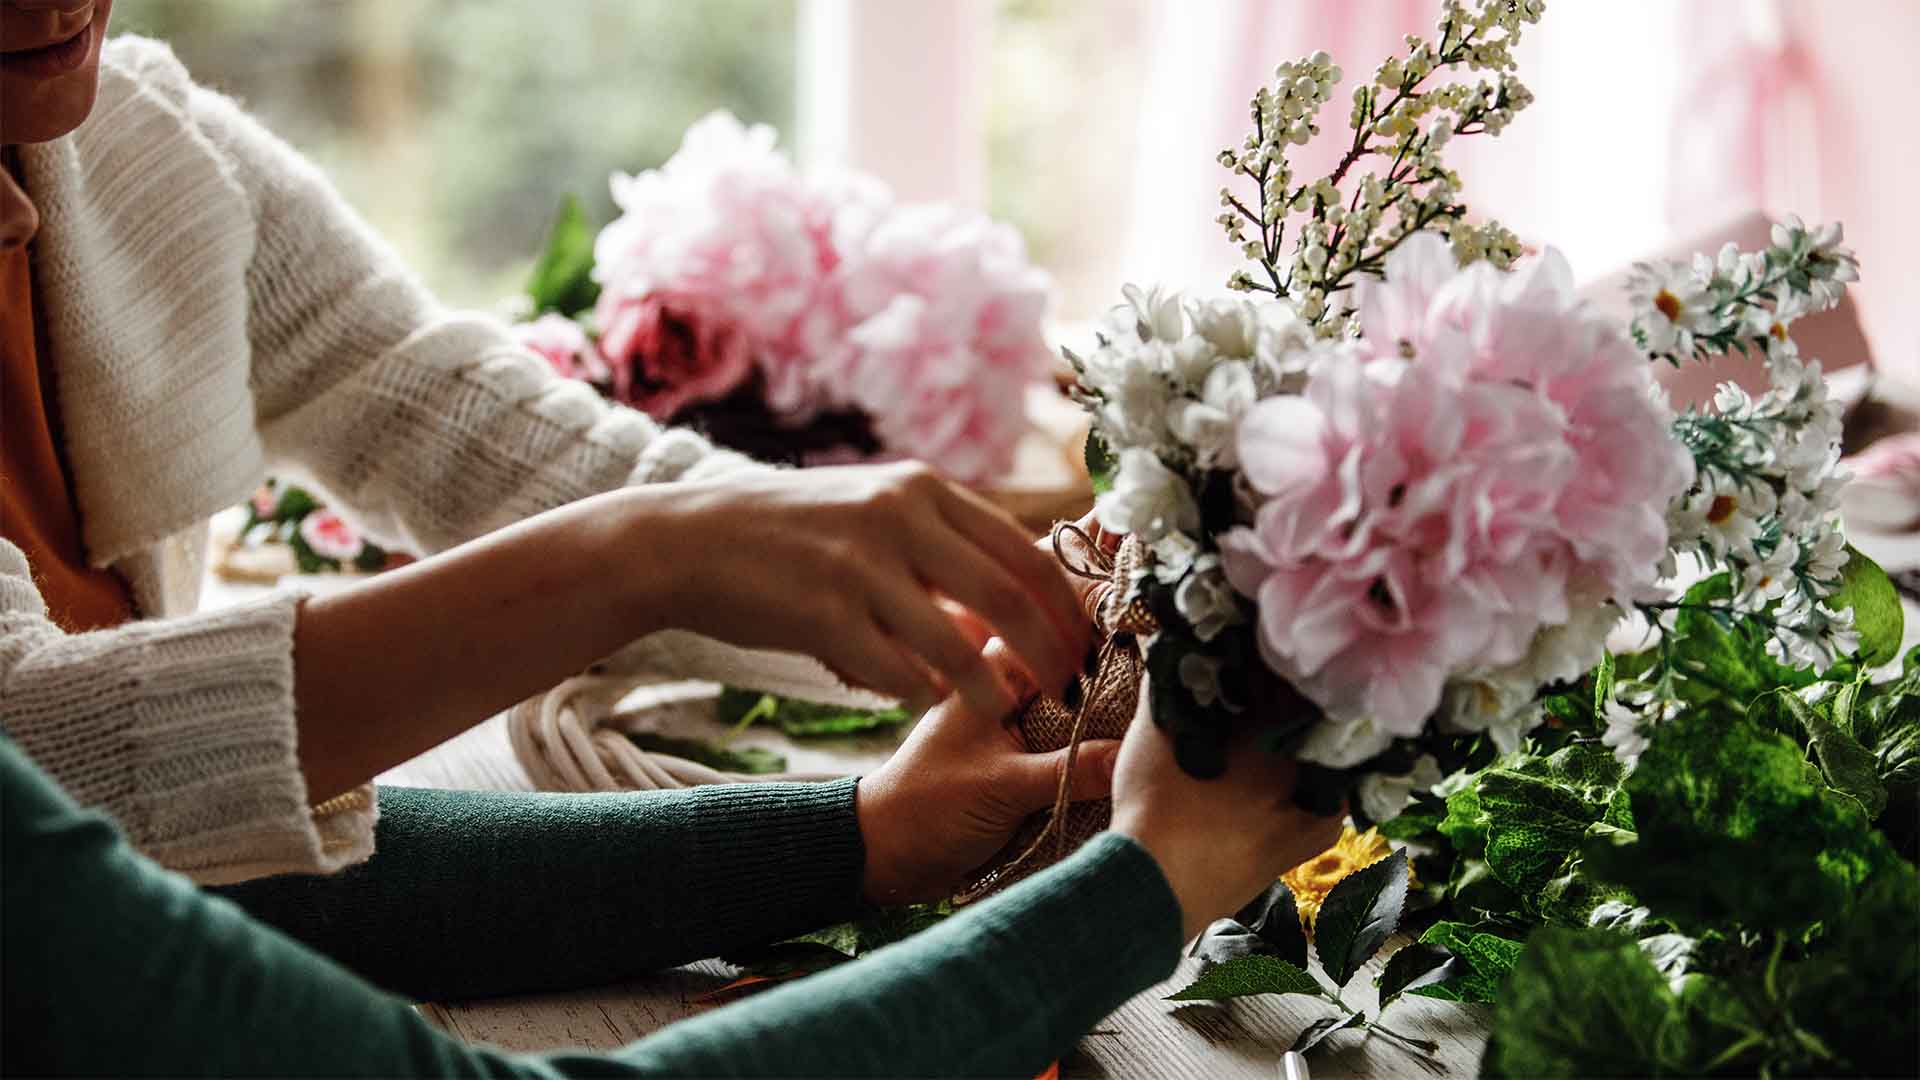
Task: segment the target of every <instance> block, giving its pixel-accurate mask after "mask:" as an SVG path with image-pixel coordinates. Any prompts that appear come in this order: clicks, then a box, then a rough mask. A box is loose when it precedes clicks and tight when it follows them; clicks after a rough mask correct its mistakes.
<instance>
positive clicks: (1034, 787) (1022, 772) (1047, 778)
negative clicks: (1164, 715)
mask: <svg viewBox="0 0 1920 1080" xmlns="http://www.w3.org/2000/svg"><path fill="white" fill-rule="evenodd" d="M1071 749H1072V748H1064V749H1060V750H1051V751H1048V752H1046V753H1044V754H1015V755H1013V756H1012V757H1010V758H1008V759H1007V762H1006V771H1005V774H1004V776H1003V777H1002V781H1001V783H1002V785H1003V789H1002V790H1003V791H1004V793H1005V795H1006V798H1007V801H1008V802H1009V803H1010V804H1011V805H1012V806H1013V808H1014V809H1016V810H1019V811H1022V812H1025V813H1032V812H1033V811H1035V810H1044V809H1046V808H1047V807H1050V806H1052V805H1053V801H1054V799H1055V798H1057V797H1058V796H1059V793H1060V776H1061V773H1062V772H1064V771H1065V770H1066V769H1067V768H1068V765H1067V758H1068V756H1069V751H1070V750H1071ZM1071 756H1072V758H1073V764H1072V769H1073V773H1072V776H1071V777H1070V778H1069V779H1068V783H1067V791H1068V795H1067V798H1068V799H1069V800H1071V801H1073V802H1084V801H1086V800H1088V799H1104V798H1106V797H1107V796H1109V795H1111V794H1113V765H1114V762H1115V761H1116V760H1117V759H1118V758H1119V756H1120V740H1118V739H1088V740H1086V741H1085V742H1082V743H1081V744H1080V746H1079V749H1078V750H1077V751H1074V752H1072V755H1071Z"/></svg>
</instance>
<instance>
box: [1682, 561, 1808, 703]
mask: <svg viewBox="0 0 1920 1080" xmlns="http://www.w3.org/2000/svg"><path fill="white" fill-rule="evenodd" d="M1732 599H1733V579H1732V577H1731V576H1729V575H1727V574H1724V573H1721V574H1715V575H1713V576H1712V577H1710V578H1707V579H1706V580H1705V581H1702V582H1700V583H1699V584H1697V585H1695V586H1693V587H1692V588H1691V589H1688V590H1687V593H1686V595H1685V596H1684V597H1683V598H1682V603H1683V604H1686V605H1692V606H1689V607H1686V608H1683V609H1682V610H1680V611H1679V612H1678V613H1676V615H1675V616H1674V628H1673V632H1672V633H1671V634H1670V635H1669V639H1670V641H1671V642H1672V653H1673V669H1674V671H1675V672H1677V673H1678V674H1679V675H1680V676H1681V677H1682V678H1681V680H1680V683H1679V686H1678V688H1677V689H1678V693H1679V695H1680V697H1681V698H1682V700H1684V701H1686V702H1687V703H1688V704H1691V705H1695V706H1701V707H1721V708H1726V709H1729V710H1732V711H1734V712H1743V711H1745V709H1746V707H1747V703H1748V702H1750V701H1752V700H1753V699H1754V698H1755V697H1756V696H1758V695H1760V694H1763V693H1766V692H1767V691H1769V690H1773V689H1777V688H1779V687H1782V686H1786V687H1793V688H1796V689H1797V688H1799V687H1802V686H1807V685H1810V684H1812V683H1814V682H1816V681H1818V679H1819V676H1818V675H1815V674H1814V673H1813V671H1812V670H1811V669H1806V668H1802V669H1795V668H1788V667H1783V666H1781V665H1780V664H1779V663H1777V662H1775V661H1774V659H1773V658H1772V657H1770V656H1768V655H1767V650H1766V639H1765V636H1764V635H1761V634H1758V633H1754V632H1752V628H1751V627H1750V626H1749V625H1748V622H1747V621H1746V620H1739V621H1735V620H1733V619H1731V618H1730V617H1728V616H1727V615H1726V614H1725V613H1723V612H1721V611H1701V610H1696V607H1697V606H1702V605H1704V606H1708V607H1721V608H1724V607H1726V606H1727V605H1728V604H1730V603H1731V602H1732Z"/></svg>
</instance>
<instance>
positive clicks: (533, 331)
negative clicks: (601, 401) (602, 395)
mask: <svg viewBox="0 0 1920 1080" xmlns="http://www.w3.org/2000/svg"><path fill="white" fill-rule="evenodd" d="M512 329H513V336H514V340H516V341H518V342H519V343H520V344H521V345H522V346H524V347H525V348H527V349H528V350H529V351H531V352H533V353H536V354H538V355H539V357H540V358H541V359H542V360H545V361H546V362H547V363H548V364H550V365H552V367H553V370H554V372H555V373H556V374H558V375H559V376H560V377H561V378H563V379H584V380H587V381H590V382H604V381H606V379H607V376H608V372H607V365H606V363H605V362H604V361H602V360H601V359H600V354H599V353H598V352H596V351H595V350H594V347H593V342H591V341H589V340H587V332H586V331H585V330H582V329H580V324H579V323H577V322H574V321H573V320H572V319H569V318H567V317H566V316H565V315H560V314H557V313H555V312H551V311H549V312H547V313H546V314H545V315H542V316H540V317H539V318H537V319H535V320H533V321H532V322H526V323H516V324H515V325H514V326H513V328H512Z"/></svg>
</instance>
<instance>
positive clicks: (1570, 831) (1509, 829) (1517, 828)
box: [1479, 769, 1606, 897]
mask: <svg viewBox="0 0 1920 1080" xmlns="http://www.w3.org/2000/svg"><path fill="white" fill-rule="evenodd" d="M1479 788H1480V805H1481V807H1482V808H1483V809H1484V811H1485V813H1486V816H1487V866H1488V867H1489V868H1490V869H1491V870H1492V871H1493V873H1494V876H1495V877H1498V878H1499V879H1500V881H1501V882H1502V883H1503V884H1505V885H1506V886H1507V887H1508V888H1510V889H1513V890H1514V891H1515V892H1517V893H1519V894H1520V895H1521V896H1523V897H1531V896H1533V895H1534V894H1536V893H1538V892H1539V891H1540V889H1541V887H1542V886H1544V885H1546V883H1547V882H1548V881H1550V880H1552V878H1553V876H1554V874H1555V873H1556V872H1557V871H1558V870H1559V868H1560V866H1561V864H1563V863H1565V862H1566V860H1567V856H1568V855H1569V854H1571V853H1572V852H1573V851H1574V850H1575V849H1576V848H1578V847H1579V845H1580V839H1581V837H1583V836H1584V835H1586V831H1587V826H1589V825H1591V824H1593V823H1594V822H1596V821H1598V820H1600V817H1601V815H1602V814H1604V813H1605V812H1606V806H1605V805H1604V804H1595V803H1592V802H1589V801H1587V800H1586V799H1583V798H1581V797H1580V796H1579V795H1577V794H1575V793H1574V792H1573V791H1572V790H1571V789H1570V788H1568V787H1565V786H1562V785H1560V784H1556V783H1553V782H1551V781H1547V780H1542V779H1539V778H1536V777H1532V776H1526V775H1523V774H1520V773H1516V772H1508V771H1505V770H1498V769H1496V770H1491V771H1489V772H1487V773H1486V774H1484V775H1483V776H1481V778H1480V784H1479Z"/></svg>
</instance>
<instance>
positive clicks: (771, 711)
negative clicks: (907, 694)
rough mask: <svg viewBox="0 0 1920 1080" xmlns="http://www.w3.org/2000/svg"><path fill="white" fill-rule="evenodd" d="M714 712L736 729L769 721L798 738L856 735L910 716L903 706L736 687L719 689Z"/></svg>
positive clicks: (785, 732)
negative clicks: (852, 704)
mask: <svg viewBox="0 0 1920 1080" xmlns="http://www.w3.org/2000/svg"><path fill="white" fill-rule="evenodd" d="M715 711H716V714H717V715H718V716H719V718H720V720H721V722H722V723H726V724H730V725H732V726H734V727H736V728H744V727H748V726H750V725H753V724H767V725H770V726H773V727H777V728H779V729H780V730H781V732H783V733H784V734H786V735H787V736H789V737H790V738H795V739H813V738H831V737H834V736H840V735H857V734H861V733H863V732H869V731H877V730H879V729H882V728H890V727H898V726H900V725H901V724H904V723H906V722H907V721H908V720H909V719H911V717H910V716H908V714H907V711H906V710H905V709H900V708H893V709H854V708H848V707H846V706H842V705H827V704H822V703H820V702H813V701H800V700H797V699H795V698H783V697H780V696H778V695H776V694H763V693H761V692H760V691H758V690H739V689H735V688H734V687H727V688H725V689H723V690H721V691H720V699H719V701H718V703H717V704H716V705H715Z"/></svg>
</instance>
